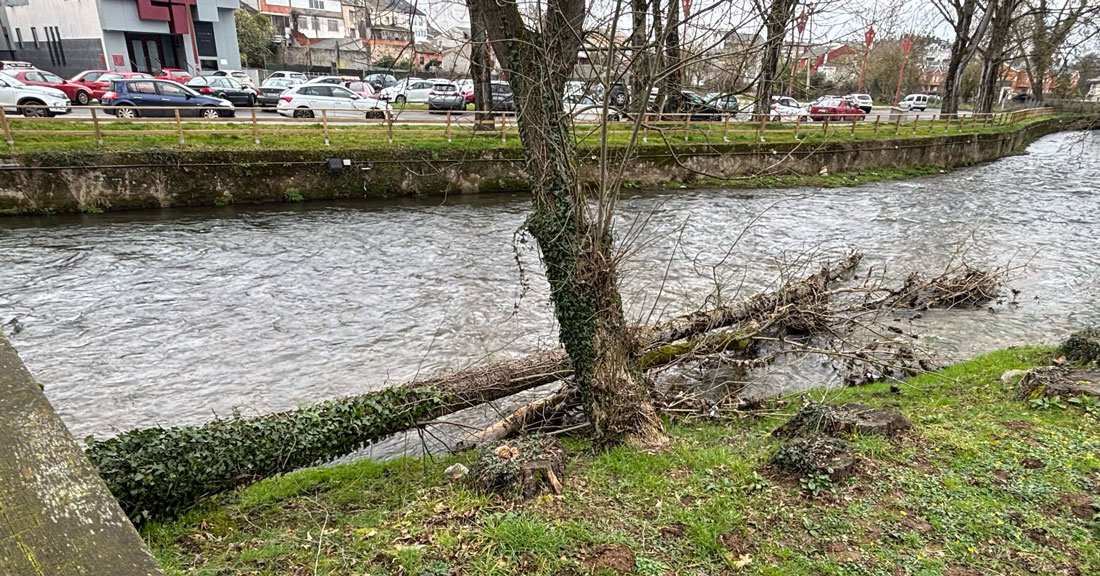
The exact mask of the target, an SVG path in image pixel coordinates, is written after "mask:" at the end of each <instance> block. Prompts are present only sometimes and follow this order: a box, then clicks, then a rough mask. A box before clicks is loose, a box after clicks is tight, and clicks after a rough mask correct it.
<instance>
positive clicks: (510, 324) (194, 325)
mask: <svg viewBox="0 0 1100 576" xmlns="http://www.w3.org/2000/svg"><path fill="white" fill-rule="evenodd" d="M1028 152H1029V153H1028V154H1027V155H1021V156H1015V157H1010V158H1005V159H1002V160H999V161H996V162H993V163H990V164H986V165H982V166H978V167H973V168H967V169H961V170H958V171H955V172H952V173H950V174H943V175H939V176H931V177H925V178H919V179H915V180H911V181H903V182H883V183H876V184H866V185H862V186H856V187H851V188H838V189H827V190H826V189H811V188H801V189H785V190H760V191H743V190H740V191H728V190H722V189H692V190H673V191H659V192H644V193H638V194H637V195H634V196H631V197H629V198H627V199H625V200H624V201H623V202H622V203H621V205H620V206H621V209H620V212H621V215H620V220H619V224H618V234H619V237H620V239H622V238H628V237H629V240H630V242H629V244H630V249H629V251H628V257H627V258H626V260H625V261H624V264H623V281H624V292H625V297H626V302H627V308H628V311H629V314H630V317H631V318H632V319H634V320H635V321H638V322H642V321H646V320H650V321H651V320H655V319H657V318H659V317H662V316H667V315H669V314H675V313H681V312H685V311H688V310H690V309H691V308H692V307H693V306H695V305H697V304H698V303H700V302H702V301H703V300H704V299H705V298H707V297H708V295H713V293H714V290H715V286H716V282H715V278H716V277H717V278H719V279H721V282H720V284H722V285H723V289H722V296H723V297H725V298H731V297H735V296H736V294H737V290H738V288H739V289H740V291H741V293H742V294H750V293H753V292H755V291H756V290H759V289H761V288H764V287H767V286H769V285H771V284H773V283H774V282H775V281H776V278H777V275H779V274H780V273H781V272H782V271H784V270H789V269H790V266H791V263H794V262H798V261H800V260H801V261H804V260H805V259H806V257H807V254H813V255H815V256H819V257H821V256H826V255H829V254H839V253H841V252H843V251H844V250H846V249H847V248H849V247H855V248H859V249H861V250H863V251H864V253H865V254H866V258H865V263H864V267H865V268H866V266H868V265H874V266H875V267H876V268H877V269H880V268H882V267H885V268H886V269H887V270H888V271H889V272H891V273H894V274H896V275H899V276H900V275H902V274H903V273H905V272H907V271H909V270H938V269H941V268H942V267H943V266H944V264H945V263H946V262H947V261H948V260H949V259H950V257H951V255H952V254H953V253H954V252H955V251H956V248H957V247H958V246H959V245H960V244H963V243H965V244H966V245H967V246H969V252H968V259H969V260H970V261H972V262H974V263H976V264H993V265H1004V264H1008V263H1012V264H1014V265H1024V264H1026V267H1024V268H1022V269H1020V270H1017V271H1016V272H1015V273H1014V274H1013V277H1012V281H1011V285H1012V287H1013V288H1016V289H1018V290H1020V297H1019V299H1020V305H1019V306H1015V307H999V308H998V309H997V310H996V313H990V312H988V311H987V310H985V309H980V310H974V311H966V312H952V313H943V314H929V315H926V317H925V318H923V319H921V320H920V325H919V327H918V328H919V330H918V331H919V332H920V335H921V342H922V343H923V344H926V345H928V346H930V347H931V348H932V349H934V350H935V351H936V352H937V353H938V354H939V355H941V356H942V357H944V358H946V359H959V358H964V357H968V356H971V355H973V354H975V353H978V352H981V351H986V350H991V349H995V348H999V347H1004V346H1009V345H1018V344H1030V343H1043V342H1046V343H1049V342H1055V341H1057V340H1058V339H1059V338H1061V337H1063V336H1064V335H1065V334H1066V333H1067V332H1069V331H1070V330H1072V329H1075V328H1078V327H1082V326H1085V325H1090V324H1091V325H1097V324H1100V305H1098V304H1097V303H1098V302H1100V278H1098V274H1100V234H1098V231H1100V191H1098V183H1100V153H1098V152H1100V133H1097V132H1092V133H1063V134H1055V135H1052V136H1048V137H1045V138H1043V139H1041V140H1039V141H1037V142H1035V143H1034V144H1033V145H1032V146H1031V147H1030V148H1029V151H1028ZM527 208H528V200H527V198H525V197H524V196H509V195H486V196H482V197H461V198H458V199H452V200H447V201H443V200H441V199H438V198H434V199H415V200H410V199H402V200H393V201H364V202H353V203H320V204H317V203H312V204H300V205H277V206H258V207H257V206H254V207H234V206H230V207H223V208H214V207H211V208H201V209H174V210H165V211H142V212H120V213H108V214H101V215H68V216H49V217H12V218H3V219H0V255H2V256H0V258H2V261H0V265H2V267H0V324H3V330H4V333H5V334H7V335H9V337H10V338H11V340H12V342H13V344H14V345H15V346H16V347H17V348H18V349H19V351H20V353H21V355H22V356H23V358H24V360H25V361H26V363H27V365H28V367H29V368H30V369H31V371H32V372H33V373H34V374H35V376H36V377H37V378H38V379H39V381H41V382H42V383H43V384H44V386H45V391H46V394H47V395H48V396H49V398H50V400H51V401H52V402H53V403H54V405H55V406H56V407H57V409H58V411H59V412H60V414H61V416H62V418H63V419H64V421H65V422H66V424H67V425H68V426H69V427H70V429H71V430H72V432H73V433H74V435H76V436H78V437H80V436H84V435H88V434H94V435H97V436H100V437H102V436H108V435H111V434H114V433H117V432H118V431H122V430H127V429H130V428H134V427H143V426H150V425H174V424H185V423H200V422H203V421H205V420H208V419H210V418H212V417H214V416H215V415H222V416H226V415H230V414H232V413H233V411H234V410H236V411H239V412H240V413H241V414H256V413H264V412H269V411H275V410H283V409H287V408H291V407H294V406H296V405H299V404H301V403H306V402H314V401H318V400H323V399H327V398H333V397H337V396H342V395H349V394H356V393H360V392H363V391H368V390H374V389H377V388H379V387H382V386H386V385H387V384H389V383H396V382H401V381H404V380H406V379H408V378H410V377H413V376H416V375H417V374H420V375H427V374H429V373H433V372H436V371H438V370H443V369H456V368H461V367H464V366H467V365H470V364H472V363H477V362H483V361H486V360H489V359H493V358H503V357H509V356H515V355H521V354H524V353H527V352H531V351H533V350H535V349H538V348H540V347H546V346H552V345H554V343H555V338H556V336H555V332H554V329H553V322H552V313H551V309H550V306H549V301H548V291H547V288H546V283H545V279H544V278H543V277H542V276H541V274H540V265H539V262H538V258H537V254H536V252H535V251H534V249H533V244H532V243H531V242H526V243H524V242H522V241H518V240H516V236H515V235H516V233H517V230H518V229H519V228H520V226H521V224H522V222H523V218H524V215H525V211H526V210H527ZM968 239H971V240H970V241H969V242H968ZM865 268H864V269H865ZM521 270H522V272H521ZM525 287H526V288H525ZM822 378H823V376H821V375H820V373H815V372H810V373H806V374H802V373H799V372H798V371H790V373H788V374H785V375H784V380H785V383H784V384H783V386H782V387H783V388H786V389H797V388H801V387H806V386H812V385H816V384H822V383H824V382H823V381H822Z"/></svg>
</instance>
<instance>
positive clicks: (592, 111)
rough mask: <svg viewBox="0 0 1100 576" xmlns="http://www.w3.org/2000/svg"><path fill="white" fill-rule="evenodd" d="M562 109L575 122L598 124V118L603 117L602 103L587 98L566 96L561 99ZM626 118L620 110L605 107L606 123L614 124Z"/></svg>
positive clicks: (610, 106)
mask: <svg viewBox="0 0 1100 576" xmlns="http://www.w3.org/2000/svg"><path fill="white" fill-rule="evenodd" d="M562 108H563V109H564V110H565V112H566V113H568V114H569V116H570V117H571V118H573V120H574V121H577V122H599V121H600V118H601V117H603V102H597V101H595V100H593V99H592V98H589V97H588V96H581V95H573V96H566V97H565V98H564V99H562ZM626 118H627V115H626V112H624V111H623V109H622V108H618V107H616V106H615V105H614V104H611V103H609V105H608V107H607V120H608V122H616V121H619V120H623V119H626Z"/></svg>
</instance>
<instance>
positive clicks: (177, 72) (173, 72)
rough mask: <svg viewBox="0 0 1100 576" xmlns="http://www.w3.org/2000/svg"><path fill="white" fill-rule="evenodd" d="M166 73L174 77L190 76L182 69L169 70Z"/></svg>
mask: <svg viewBox="0 0 1100 576" xmlns="http://www.w3.org/2000/svg"><path fill="white" fill-rule="evenodd" d="M168 75H169V76H173V77H176V78H182V77H184V76H190V74H188V73H187V72H185V71H183V70H169V71H168Z"/></svg>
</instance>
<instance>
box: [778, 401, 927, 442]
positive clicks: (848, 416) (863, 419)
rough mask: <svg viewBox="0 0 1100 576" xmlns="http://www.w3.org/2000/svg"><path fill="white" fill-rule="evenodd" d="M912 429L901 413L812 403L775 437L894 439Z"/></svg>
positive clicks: (846, 405) (848, 405)
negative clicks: (857, 436)
mask: <svg viewBox="0 0 1100 576" xmlns="http://www.w3.org/2000/svg"><path fill="white" fill-rule="evenodd" d="M912 428H913V424H912V423H910V422H909V419H908V418H906V417H905V416H904V415H902V414H901V413H900V412H894V411H891V410H879V409H877V408H871V407H869V406H863V405H862V404H843V405H840V406H830V405H828V404H822V403H819V402H810V403H809V404H807V405H805V406H803V407H802V409H801V410H799V411H798V412H797V413H796V414H795V415H794V416H792V417H791V419H790V420H788V421H787V422H785V423H784V424H783V425H782V426H780V427H779V428H776V429H775V431H774V432H772V435H773V436H777V437H780V438H795V437H812V436H818V435H822V434H824V435H828V436H839V435H846V434H851V433H857V434H877V435H879V436H887V437H894V436H897V435H899V434H901V433H902V432H905V431H907V430H911V429H912Z"/></svg>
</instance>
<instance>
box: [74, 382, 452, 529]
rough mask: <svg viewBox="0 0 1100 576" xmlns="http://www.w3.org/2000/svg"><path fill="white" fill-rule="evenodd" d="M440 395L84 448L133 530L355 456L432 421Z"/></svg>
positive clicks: (392, 392)
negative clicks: (259, 483) (246, 487)
mask: <svg viewBox="0 0 1100 576" xmlns="http://www.w3.org/2000/svg"><path fill="white" fill-rule="evenodd" d="M447 402H448V397H447V395H446V394H444V393H442V392H440V391H438V390H436V389H433V388H403V387H396V388H388V389H386V390H381V391H378V392H371V393H368V394H363V395H361V396H355V397H352V398H344V399H340V400H331V401H328V402H322V403H320V404H316V405H313V406H307V407H303V408H299V409H297V410H291V411H288V412H281V413H278V414H270V415H267V416H260V417H257V418H240V417H237V416H235V417H233V418H229V419H220V420H215V421H213V422H210V423H209V424H206V425H203V426H179V427H175V428H148V429H144V430H133V431H131V432H126V433H123V434H120V435H118V436H116V437H114V438H111V439H109V440H104V441H102V442H95V441H92V440H91V439H89V440H88V444H89V446H88V449H87V450H86V453H87V455H88V458H89V459H90V460H91V461H92V463H93V464H95V465H96V466H97V467H98V468H99V473H100V476H102V477H103V479H104V480H105V481H106V482H107V486H108V487H109V488H110V489H111V492H113V493H114V495H115V498H117V499H118V501H119V503H120V504H121V505H122V509H123V510H125V511H126V514H127V515H128V516H129V517H130V519H131V520H133V521H134V522H135V523H139V522H141V521H143V520H145V519H146V518H152V517H160V516H165V515H168V514H171V513H175V512H177V511H179V510H183V509H186V508H189V507H191V506H193V505H195V504H196V503H197V502H199V501H200V500H201V499H202V498H204V497H206V496H210V495H213V494H216V493H219V492H224V491H226V490H230V489H232V488H235V487H237V486H240V485H243V484H247V483H249V482H254V481H256V480H259V479H262V478H267V477H270V476H275V475H277V474H281V473H284V472H289V471H291V470H294V469H297V468H302V467H305V466H310V465H315V464H320V463H323V462H326V461H328V460H332V459H334V458H338V457H340V456H343V455H345V454H349V453H351V452H354V451H355V450H357V449H359V448H361V447H362V446H363V445H364V444H366V443H367V442H372V441H374V440H378V439H381V438H384V437H386V436H388V435H390V434H393V433H394V432H396V431H399V430H404V429H407V428H410V427H412V426H413V425H414V424H415V423H416V422H418V421H422V420H424V419H428V418H431V417H433V416H434V415H436V413H437V411H438V410H439V409H440V408H442V407H444V406H446V405H447Z"/></svg>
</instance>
